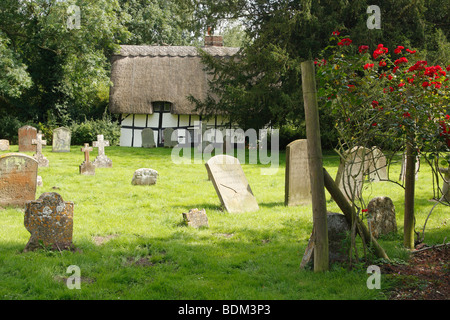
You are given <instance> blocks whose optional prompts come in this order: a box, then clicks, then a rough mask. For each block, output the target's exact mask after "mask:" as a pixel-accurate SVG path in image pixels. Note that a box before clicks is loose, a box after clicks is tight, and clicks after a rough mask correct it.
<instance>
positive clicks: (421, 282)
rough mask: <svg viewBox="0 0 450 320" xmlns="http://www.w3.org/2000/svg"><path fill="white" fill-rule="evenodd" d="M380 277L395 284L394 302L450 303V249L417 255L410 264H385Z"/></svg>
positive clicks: (392, 295) (391, 291)
mask: <svg viewBox="0 0 450 320" xmlns="http://www.w3.org/2000/svg"><path fill="white" fill-rule="evenodd" d="M418 249H419V248H418ZM381 273H382V274H389V277H390V278H391V279H393V280H394V281H395V285H394V286H395V288H393V289H392V290H390V292H389V299H391V300H449V299H450V246H448V245H447V246H443V247H438V248H433V249H429V250H424V251H420V252H415V253H414V254H412V255H411V258H410V260H409V261H408V264H385V265H383V266H382V267H381Z"/></svg>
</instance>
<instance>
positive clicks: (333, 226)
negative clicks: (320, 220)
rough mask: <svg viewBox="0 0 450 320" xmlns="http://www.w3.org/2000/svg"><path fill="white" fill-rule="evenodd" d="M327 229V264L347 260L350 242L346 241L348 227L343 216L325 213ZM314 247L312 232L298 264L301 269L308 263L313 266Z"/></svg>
mask: <svg viewBox="0 0 450 320" xmlns="http://www.w3.org/2000/svg"><path fill="white" fill-rule="evenodd" d="M327 228H328V257H329V259H328V260H329V262H330V263H333V262H342V261H346V260H348V258H349V251H350V246H349V244H350V242H349V241H346V240H348V235H349V232H350V226H349V225H348V223H347V220H346V218H345V216H344V215H343V214H341V213H335V212H327ZM314 247H315V243H314V231H313V233H312V234H311V237H310V238H309V242H308V245H307V247H306V249H305V254H304V255H303V258H302V261H301V263H300V267H301V268H304V267H305V266H306V265H307V264H308V263H310V262H312V263H313V264H314Z"/></svg>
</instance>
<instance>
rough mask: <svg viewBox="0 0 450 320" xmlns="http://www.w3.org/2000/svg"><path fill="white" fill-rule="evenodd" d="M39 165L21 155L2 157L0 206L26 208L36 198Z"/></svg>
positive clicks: (5, 155) (10, 154) (32, 159)
mask: <svg viewBox="0 0 450 320" xmlns="http://www.w3.org/2000/svg"><path fill="white" fill-rule="evenodd" d="M37 171H38V163H37V161H36V159H34V158H33V157H30V156H28V155H25V154H21V153H6V154H2V155H0V205H1V206H8V205H10V206H24V205H25V203H26V202H27V201H29V200H34V199H35V197H36V183H37Z"/></svg>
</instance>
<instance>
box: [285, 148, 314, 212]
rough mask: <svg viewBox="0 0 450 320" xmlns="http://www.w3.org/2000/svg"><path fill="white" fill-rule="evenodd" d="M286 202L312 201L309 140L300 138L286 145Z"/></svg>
mask: <svg viewBox="0 0 450 320" xmlns="http://www.w3.org/2000/svg"><path fill="white" fill-rule="evenodd" d="M284 194H285V195H284V203H285V205H286V206H297V205H302V204H309V203H311V182H310V177H309V165H308V148H307V140H306V139H299V140H295V141H293V142H291V143H289V144H288V145H287V147H286V173H285V191H284Z"/></svg>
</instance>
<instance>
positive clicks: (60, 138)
mask: <svg viewBox="0 0 450 320" xmlns="http://www.w3.org/2000/svg"><path fill="white" fill-rule="evenodd" d="M71 137H72V133H71V132H70V129H69V128H66V127H59V128H56V129H55V130H53V144H52V151H53V152H70V140H71Z"/></svg>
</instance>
